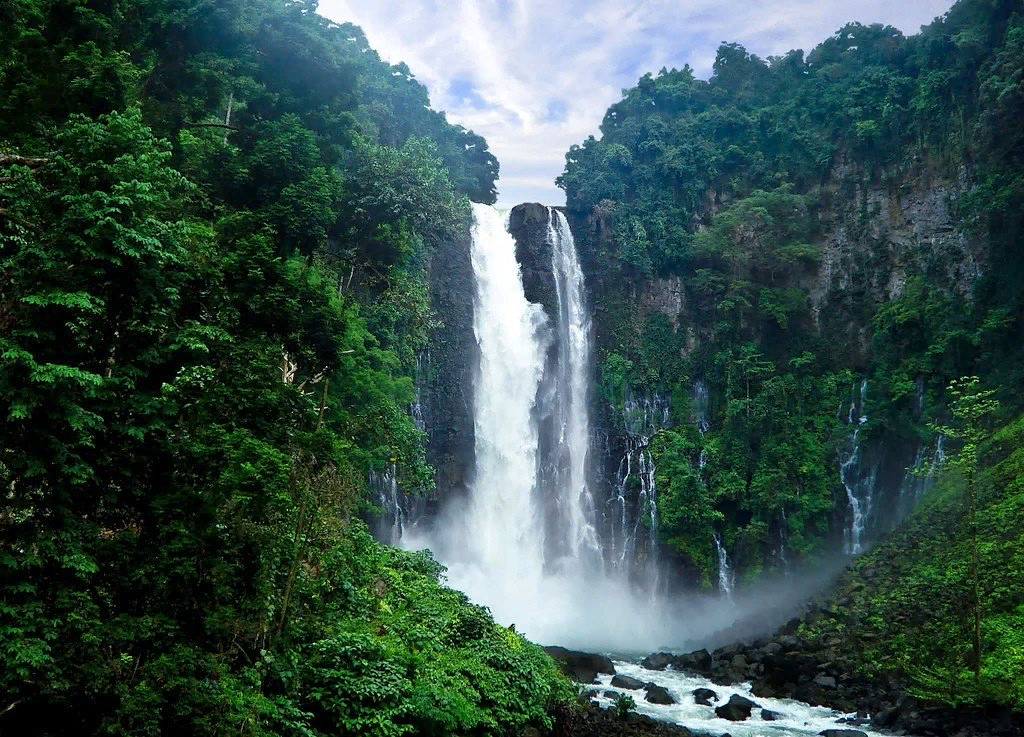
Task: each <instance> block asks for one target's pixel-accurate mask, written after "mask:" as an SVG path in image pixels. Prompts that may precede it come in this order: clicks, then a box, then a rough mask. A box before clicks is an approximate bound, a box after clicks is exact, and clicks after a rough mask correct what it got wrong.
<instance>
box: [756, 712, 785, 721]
mask: <svg viewBox="0 0 1024 737" xmlns="http://www.w3.org/2000/svg"><path fill="white" fill-rule="evenodd" d="M781 716H782V715H781V714H779V712H777V711H772V710H771V709H761V719H762V720H763V721H765V722H777V721H778V720H779V717H781Z"/></svg>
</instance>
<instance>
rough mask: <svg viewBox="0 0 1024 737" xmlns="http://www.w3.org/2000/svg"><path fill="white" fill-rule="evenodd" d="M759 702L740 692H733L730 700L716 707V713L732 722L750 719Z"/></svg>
mask: <svg viewBox="0 0 1024 737" xmlns="http://www.w3.org/2000/svg"><path fill="white" fill-rule="evenodd" d="M757 706H758V705H757V704H756V703H754V702H753V701H751V700H750V699H748V698H744V697H743V696H740V695H739V694H733V695H732V696H730V697H729V701H727V702H726V703H725V704H722V705H721V706H719V707H717V708H716V709H715V714H717V715H718V716H720V717H721V718H722V719H728V720H729V721H730V722H742V721H744V720H746V719H750V712H751V711H752V710H753V709H755V708H757Z"/></svg>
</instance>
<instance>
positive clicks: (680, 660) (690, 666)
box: [672, 650, 714, 675]
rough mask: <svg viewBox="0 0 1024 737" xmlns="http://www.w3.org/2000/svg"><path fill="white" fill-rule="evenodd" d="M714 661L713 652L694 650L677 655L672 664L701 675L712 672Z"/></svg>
mask: <svg viewBox="0 0 1024 737" xmlns="http://www.w3.org/2000/svg"><path fill="white" fill-rule="evenodd" d="M713 663H714V660H713V658H712V657H711V653H709V652H708V651H707V650H694V651H693V652H692V653H686V654H685V655H677V656H676V658H675V660H674V661H673V663H672V665H673V666H674V667H676V668H677V669H679V670H688V671H693V672H694V673H699V674H701V675H708V674H709V673H711V667H712V665H713Z"/></svg>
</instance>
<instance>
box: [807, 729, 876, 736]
mask: <svg viewBox="0 0 1024 737" xmlns="http://www.w3.org/2000/svg"><path fill="white" fill-rule="evenodd" d="M818 734H820V735H821V737H868V736H867V734H865V733H864V732H861V731H860V730H857V729H826V730H825V731H824V732H818Z"/></svg>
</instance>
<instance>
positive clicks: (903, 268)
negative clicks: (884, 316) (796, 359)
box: [806, 158, 988, 366]
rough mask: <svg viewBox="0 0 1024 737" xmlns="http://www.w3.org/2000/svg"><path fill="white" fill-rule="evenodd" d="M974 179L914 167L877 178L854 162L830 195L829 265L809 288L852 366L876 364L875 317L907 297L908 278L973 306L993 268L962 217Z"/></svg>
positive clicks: (841, 170)
mask: <svg viewBox="0 0 1024 737" xmlns="http://www.w3.org/2000/svg"><path fill="white" fill-rule="evenodd" d="M969 188H970V176H969V172H968V171H967V170H966V169H964V168H961V169H959V170H958V171H956V172H955V173H949V172H942V171H936V170H934V169H931V168H928V167H925V166H923V165H920V164H918V165H912V166H909V167H907V168H906V169H905V170H902V171H883V172H882V173H881V174H879V175H877V176H875V177H872V176H871V175H870V173H869V172H867V171H865V170H864V169H863V167H861V166H860V165H858V164H857V163H856V162H853V161H850V160H849V159H848V158H844V159H843V160H841V161H840V162H839V163H838V164H837V165H836V167H835V168H834V169H833V172H832V175H831V176H830V178H829V179H828V181H827V182H826V183H825V185H824V186H823V187H822V189H821V192H820V193H819V194H820V201H821V205H820V207H819V210H818V220H819V228H820V234H821V235H820V241H819V244H820V246H821V260H820V261H819V266H818V270H817V273H816V274H815V276H814V278H813V280H811V281H810V282H809V283H808V284H807V285H806V286H807V288H808V291H809V295H810V301H811V311H812V314H813V316H814V320H815V326H816V328H817V330H818V331H820V332H825V333H826V334H829V335H835V336H837V337H838V336H842V337H843V339H844V340H843V342H844V343H846V345H847V346H848V347H849V348H856V352H855V353H854V354H851V358H853V359H854V360H853V361H852V362H851V363H852V365H860V366H864V365H866V364H867V362H868V361H869V360H870V340H871V331H870V326H869V325H868V324H867V317H868V316H869V315H870V314H871V313H873V311H874V310H875V309H876V308H877V307H878V306H879V305H881V304H883V303H885V302H887V301H889V300H892V299H896V298H898V297H900V296H902V295H903V292H904V287H905V285H906V282H907V277H908V276H909V275H911V274H919V275H922V276H926V277H928V279H929V283H930V284H934V285H936V286H937V287H939V288H940V289H943V290H945V291H947V292H949V293H952V294H958V295H960V296H962V297H967V298H969V297H970V295H971V292H972V290H973V288H974V285H975V284H976V283H977V281H978V280H979V279H980V278H981V276H982V275H983V273H984V272H985V271H986V270H987V268H988V251H987V236H986V235H985V234H984V233H973V234H971V235H968V234H967V233H966V232H965V231H964V230H963V229H962V228H960V227H959V226H958V224H957V222H956V219H955V217H954V208H955V206H956V202H957V200H958V199H959V198H960V197H961V196H962V195H963V194H964V193H965V192H966V191H967V190H968V189H969Z"/></svg>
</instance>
